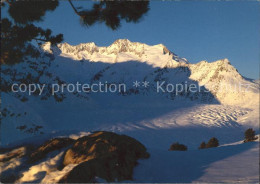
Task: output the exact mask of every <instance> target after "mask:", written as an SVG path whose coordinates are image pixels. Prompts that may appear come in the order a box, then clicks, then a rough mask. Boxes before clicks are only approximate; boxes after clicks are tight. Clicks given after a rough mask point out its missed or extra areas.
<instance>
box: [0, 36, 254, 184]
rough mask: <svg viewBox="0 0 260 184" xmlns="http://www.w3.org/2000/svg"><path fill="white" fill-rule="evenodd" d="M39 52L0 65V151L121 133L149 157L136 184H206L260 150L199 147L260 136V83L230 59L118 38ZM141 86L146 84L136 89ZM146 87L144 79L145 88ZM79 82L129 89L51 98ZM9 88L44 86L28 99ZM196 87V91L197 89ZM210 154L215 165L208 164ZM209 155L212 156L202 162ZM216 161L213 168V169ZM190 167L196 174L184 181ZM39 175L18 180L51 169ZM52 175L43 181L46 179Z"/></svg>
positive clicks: (64, 93)
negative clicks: (200, 57) (188, 55)
mask: <svg viewBox="0 0 260 184" xmlns="http://www.w3.org/2000/svg"><path fill="white" fill-rule="evenodd" d="M41 51H42V52H41V56H40V57H39V58H38V59H37V60H35V59H32V58H26V59H25V60H24V62H21V63H19V64H16V65H14V66H5V65H3V66H1V89H2V94H1V97H2V106H1V112H2V119H1V120H2V121H1V146H3V147H12V146H14V145H19V144H25V143H34V144H39V143H41V142H43V141H44V140H47V139H50V138H52V137H57V136H66V137H73V138H75V137H79V136H82V135H87V134H89V132H92V131H97V130H106V131H112V132H118V133H123V134H126V135H129V136H131V137H133V138H135V139H137V140H138V141H140V142H141V143H142V144H144V145H145V146H146V147H147V148H148V149H149V150H150V151H151V158H150V159H148V160H147V161H144V162H143V163H141V164H140V168H139V170H140V172H139V171H138V172H136V178H137V181H140V182H159V181H160V180H161V181H163V182H191V181H203V182H207V181H209V182H210V181H213V179H212V180H210V177H208V176H212V178H214V177H215V175H214V174H215V173H217V172H220V171H215V170H214V168H215V166H216V168H221V167H222V166H223V167H224V165H221V164H222V162H218V161H221V160H223V159H228V158H229V157H230V158H231V160H229V161H230V162H232V163H234V162H233V158H234V159H235V160H236V159H237V158H239V157H234V156H235V155H238V156H239V155H242V156H245V157H246V156H248V155H250V154H255V153H256V151H255V149H254V148H253V146H255V145H254V143H252V144H251V143H249V144H243V145H236V146H230V147H229V148H227V147H226V148H217V149H210V150H201V151H198V150H196V149H197V148H198V146H199V144H200V143H201V142H202V141H207V140H208V139H210V138H211V137H213V136H214V137H217V138H218V139H219V141H220V144H229V143H233V142H237V141H239V140H242V139H243V136H244V135H243V134H244V131H245V130H246V129H247V128H248V127H253V128H254V129H256V130H257V133H258V128H259V82H257V81H253V80H250V79H247V78H245V77H243V76H241V75H240V74H239V73H238V71H237V70H236V69H235V68H234V67H233V66H232V65H231V64H230V62H229V61H228V60H227V59H222V60H218V61H215V62H211V63H209V62H207V61H201V62H199V63H197V64H191V63H189V62H188V61H187V60H186V59H185V58H181V57H179V56H177V55H176V54H175V53H173V52H171V51H169V50H168V49H167V48H166V47H165V46H164V45H162V44H158V45H154V46H149V45H146V44H144V43H139V42H131V41H129V40H127V39H123V40H117V41H115V42H114V43H113V44H111V45H110V46H108V47H98V46H96V45H95V44H94V43H82V44H79V45H76V46H72V45H69V44H68V43H62V44H59V45H57V46H55V47H51V45H50V43H46V44H44V45H43V46H42V50H41ZM135 81H138V82H139V84H140V86H137V87H136V86H133V82H135ZM145 81H146V82H148V86H146V87H145V86H144V82H145ZM77 82H78V83H80V84H89V85H92V84H99V83H102V84H107V85H108V86H110V85H111V84H116V85H119V84H125V85H126V90H123V91H116V92H104V93H103V92H98V93H95V92H93V91H88V92H82V91H74V92H69V91H68V89H67V88H66V87H65V88H64V90H63V91H61V88H59V90H58V91H57V92H55V93H54V95H53V94H52V92H53V91H52V88H51V87H52V84H59V85H61V84H65V85H68V84H74V85H75V84H76V83H77ZM13 83H17V84H21V83H25V84H29V83H36V84H39V85H41V86H42V85H43V84H44V85H45V88H44V90H43V91H42V93H41V95H39V93H40V91H39V90H36V91H35V92H34V93H32V94H31V95H29V94H28V93H23V92H16V93H13V92H11V86H12V84H13ZM158 84H162V85H161V87H162V89H164V90H165V89H167V86H169V85H173V86H174V87H175V86H176V85H178V84H181V85H182V87H183V88H184V90H182V91H179V88H177V87H176V88H171V89H172V90H168V91H167V90H165V91H163V90H161V89H159V90H158ZM185 86H186V87H185ZM187 86H188V87H187ZM56 87H57V86H56ZM194 87H195V90H191V88H194ZM177 141H179V142H180V143H183V144H185V145H187V146H188V149H189V151H188V152H185V153H173V152H168V151H167V150H168V148H169V146H170V145H171V144H172V143H173V142H177ZM250 145H252V147H250ZM233 148H234V150H233ZM214 150H218V151H217V152H214ZM253 150H254V151H253ZM247 152H248V154H247ZM242 153H245V154H242ZM191 155H194V156H191ZM210 155H213V157H214V158H212V159H211V158H210V157H211V156H210ZM61 156H62V153H59V154H58V155H57V154H56V156H55V157H53V158H52V160H48V161H46V163H45V164H48V165H50V166H51V165H52V163H53V162H55V163H56V160H59V159H60V157H61ZM181 157H183V159H184V160H186V161H184V162H183V163H184V165H185V167H184V166H180V169H179V166H178V163H180V161H181V160H183V159H182V158H181ZM204 157H209V159H208V160H205V161H203V158H204ZM252 159H255V158H254V157H252ZM245 161H246V160H245ZM20 162H21V160H20V159H16V160H14V166H15V165H19V163H20ZM255 162H256V163H258V161H255ZM175 163H177V165H176V164H175ZM189 163H190V164H189ZM214 163H216V165H214ZM212 164H213V166H214V168H213V170H212V169H209V170H207V169H206V168H210V166H211V165H212ZM219 164H220V165H219ZM151 165H153V167H152V166H151ZM191 165H192V167H191ZM234 165H235V164H234ZM157 166H158V167H157ZM159 166H161V167H164V166H165V168H166V169H167V168H169V169H168V171H167V170H164V171H163V172H160V173H159V174H156V172H159V170H160V168H161V167H159ZM4 167H8V166H4ZM33 167H34V166H32V170H34V171H38V166H37V168H35V169H34V168H33ZM39 167H43V166H42V165H41V166H39ZM73 167H74V165H73V166H72V165H71V166H69V165H68V166H66V167H65V168H64V169H63V170H62V171H55V172H51V173H50V174H48V176H46V177H49V178H53V177H54V174H53V173H56V174H57V175H59V176H60V175H62V174H64V173H66V172H68V171H70V170H71V169H72V168H73ZM149 167H152V168H153V170H151V173H153V174H149V176H151V175H152V176H154V177H151V178H150V179H149V178H148V175H147V176H146V175H144V177H142V176H141V175H142V172H145V170H147V172H148V171H149V169H148V168H149ZM154 167H157V168H154ZM146 168H147V169H146ZM184 168H186V169H187V173H189V176H190V177H186V175H185V169H184ZM142 169H143V170H142ZM236 169H239V168H237V167H236ZM50 170H52V169H50ZM137 170H138V169H137ZM141 170H142V171H141ZM196 170H198V171H196ZM41 171H42V173H38V174H39V175H38V176H37V177H36V176H35V173H31V172H30V171H28V172H29V173H27V174H26V176H24V177H25V178H24V179H22V180H21V181H29V180H26V177H27V176H28V178H43V176H45V174H46V172H49V170H48V169H47V170H41ZM149 172H150V171H149ZM179 172H181V173H179ZM193 172H194V174H193V175H192V173H193ZM174 173H177V174H174ZM178 173H179V174H178ZM205 173H206V174H207V177H206V179H205V177H204V176H205ZM248 175H250V177H249V178H251V179H249V180H250V181H255V178H254V177H251V174H250V173H248ZM241 176H244V175H242V174H241ZM46 177H45V179H44V180H41V181H47V180H48V179H47V178H46ZM134 177H135V176H134ZM185 178H186V179H185ZM234 178H235V175H230V177H229V176H228V177H227V178H223V179H221V178H219V181H226V182H229V181H238V180H235V179H234ZM35 180H36V179H35ZM30 181H31V180H30ZM37 181H38V180H37ZM55 181H56V180H55ZM243 181H245V182H246V180H243Z"/></svg>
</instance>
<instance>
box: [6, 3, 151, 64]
mask: <svg viewBox="0 0 260 184" xmlns="http://www.w3.org/2000/svg"><path fill="white" fill-rule="evenodd" d="M68 2H69V3H70V5H71V7H72V8H73V10H74V12H75V13H76V14H77V15H78V16H79V17H80V20H81V23H82V25H85V26H87V27H89V26H92V25H93V24H95V23H97V22H100V23H105V25H107V26H108V27H109V28H111V29H112V30H116V29H118V28H119V27H120V26H121V21H122V20H125V21H126V22H134V23H136V22H138V21H139V20H140V19H141V18H142V16H143V15H144V14H145V13H147V12H148V11H149V1H119V0H118V1H100V2H96V3H94V4H93V6H92V8H91V9H89V10H79V8H76V7H75V6H74V5H73V3H72V1H71V0H69V1H68ZM5 5H7V6H8V13H9V15H10V18H9V17H8V18H4V19H2V25H1V26H2V30H1V45H2V47H1V64H15V63H19V62H21V61H22V60H23V58H24V57H25V56H30V57H38V56H39V51H38V50H37V49H36V48H35V46H33V44H32V43H33V42H34V43H36V44H38V45H41V44H42V43H43V42H51V44H53V45H54V44H57V43H59V42H61V41H63V35H62V34H58V35H52V31H51V30H50V29H43V28H41V27H38V26H35V25H34V24H33V23H35V22H40V21H43V17H44V15H45V14H46V12H47V11H54V10H55V9H56V8H57V7H58V5H59V1H57V0H44V1H15V0H6V1H5V2H1V6H5Z"/></svg>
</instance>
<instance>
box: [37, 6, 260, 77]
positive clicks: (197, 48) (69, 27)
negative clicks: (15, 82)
mask: <svg viewBox="0 0 260 184" xmlns="http://www.w3.org/2000/svg"><path fill="white" fill-rule="evenodd" d="M74 4H75V5H76V6H79V5H84V7H86V8H87V7H90V6H91V2H82V1H80V2H74ZM259 5H260V3H259V2H256V1H255V2H252V1H251V2H249V1H244V2H243V1H240V2H236V1H231V2H230V1H229V2H225V1H221V2H219V1H215V2H212V1H211V2H209V1H204V2H191V1H180V2H178V1H176V2H175V1H164V2H162V1H152V2H151V3H150V11H149V12H148V13H147V15H146V16H144V17H143V19H142V20H141V21H140V22H139V23H137V24H134V23H125V22H123V24H122V27H121V28H120V29H119V30H117V31H112V30H110V29H109V28H108V27H106V26H105V25H104V24H96V25H94V26H91V27H89V28H87V27H84V26H82V25H80V23H79V22H80V21H79V17H78V16H77V15H76V14H75V13H74V12H73V9H72V8H71V7H70V5H69V3H68V2H67V1H61V2H60V5H59V7H58V8H57V9H56V10H55V11H53V12H48V13H47V14H46V16H45V18H44V21H43V22H40V23H39V25H40V26H42V27H44V28H50V29H52V30H53V32H54V33H57V34H58V33H63V34H64V41H65V42H68V43H70V44H73V45H75V44H79V43H83V42H95V43H96V44H97V45H98V46H107V45H110V44H111V43H113V42H114V41H115V40H116V39H119V38H127V39H129V40H131V41H138V42H143V43H146V44H149V45H154V44H159V43H162V44H164V45H165V46H166V47H167V48H168V49H169V50H171V51H173V52H174V53H176V54H177V55H179V56H180V57H185V58H187V59H188V60H189V62H191V63H196V62H199V61H201V60H207V61H209V62H212V61H215V60H218V59H223V58H228V59H229V60H230V62H231V64H232V65H234V66H235V67H236V68H237V69H238V71H239V72H240V73H241V74H242V75H244V76H246V77H249V78H254V79H256V78H259V61H260V58H259V56H260V22H259V20H260V11H259V8H260V6H259Z"/></svg>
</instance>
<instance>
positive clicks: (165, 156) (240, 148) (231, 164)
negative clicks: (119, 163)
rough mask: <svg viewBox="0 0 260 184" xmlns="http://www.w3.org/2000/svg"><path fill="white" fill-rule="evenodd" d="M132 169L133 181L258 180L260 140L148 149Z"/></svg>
mask: <svg viewBox="0 0 260 184" xmlns="http://www.w3.org/2000/svg"><path fill="white" fill-rule="evenodd" d="M150 152H151V153H153V154H151V158H150V159H148V160H143V161H141V162H140V164H139V165H138V166H137V168H136V170H135V181H136V182H148V183H150V182H155V183H160V182H165V183H166V182H167V183H168V182H173V183H191V182H194V183H258V182H259V142H252V143H249V144H243V143H238V144H235V145H229V146H223V147H218V148H211V149H205V150H190V151H186V152H170V151H168V152H167V151H162V150H150Z"/></svg>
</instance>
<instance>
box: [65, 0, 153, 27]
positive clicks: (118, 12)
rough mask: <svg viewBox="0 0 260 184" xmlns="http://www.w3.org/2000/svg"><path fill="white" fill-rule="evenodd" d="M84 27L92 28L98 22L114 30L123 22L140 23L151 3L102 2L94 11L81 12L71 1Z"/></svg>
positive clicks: (94, 5) (94, 7)
mask: <svg viewBox="0 0 260 184" xmlns="http://www.w3.org/2000/svg"><path fill="white" fill-rule="evenodd" d="M69 3H70V5H71V6H72V8H73V10H74V11H75V13H76V14H77V15H78V16H80V19H81V22H82V23H83V25H86V26H91V25H93V24H95V23H97V22H101V23H103V22H104V23H105V24H106V25H107V26H108V27H110V28H111V29H112V30H116V29H118V28H119V27H120V25H121V20H126V22H138V21H139V20H140V18H141V17H142V16H143V15H144V14H145V13H147V12H148V11H149V1H100V2H98V3H94V4H93V6H92V9H90V10H82V11H79V10H77V8H76V7H75V6H74V5H73V3H72V2H71V0H69Z"/></svg>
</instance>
